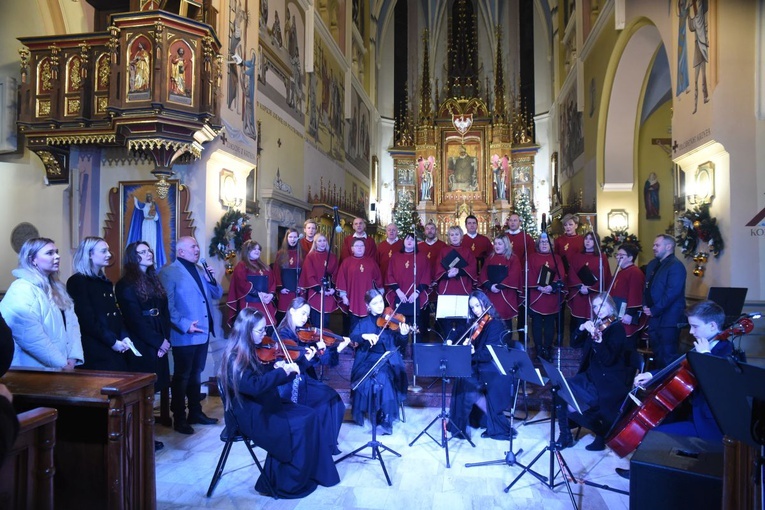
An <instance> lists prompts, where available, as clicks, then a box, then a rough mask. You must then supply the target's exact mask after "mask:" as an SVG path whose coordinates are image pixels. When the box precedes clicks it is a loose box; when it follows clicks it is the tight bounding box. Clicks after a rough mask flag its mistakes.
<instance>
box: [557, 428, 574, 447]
mask: <svg viewBox="0 0 765 510" xmlns="http://www.w3.org/2000/svg"><path fill="white" fill-rule="evenodd" d="M574 444H575V441H574V436H573V435H572V434H571V432H569V433H568V434H560V435H559V436H558V440H557V441H555V446H556V447H557V448H558V449H559V450H563V449H564V448H570V447H572V446H574Z"/></svg>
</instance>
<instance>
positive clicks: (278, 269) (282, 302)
mask: <svg viewBox="0 0 765 510" xmlns="http://www.w3.org/2000/svg"><path fill="white" fill-rule="evenodd" d="M299 236H300V234H298V231H297V230H295V229H294V228H288V229H287V232H286V233H285V234H284V239H283V240H282V247H281V249H280V250H279V251H278V252H276V259H275V260H274V280H276V296H277V303H276V322H279V321H281V320H282V318H283V317H284V314H285V313H286V312H287V310H288V309H289V307H290V303H292V300H293V299H295V298H296V297H297V295H298V280H299V278H300V269H301V268H302V266H303V259H304V258H305V253H303V250H302V248H301V247H300V244H299V243H298V239H299Z"/></svg>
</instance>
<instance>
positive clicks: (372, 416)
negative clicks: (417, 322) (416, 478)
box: [335, 351, 401, 485]
mask: <svg viewBox="0 0 765 510" xmlns="http://www.w3.org/2000/svg"><path fill="white" fill-rule="evenodd" d="M390 355H391V351H385V352H384V353H383V355H382V356H380V359H378V360H377V361H376V362H375V364H374V365H372V368H370V369H369V371H368V372H367V373H366V374H364V377H362V378H361V379H359V381H358V382H357V383H356V384H354V385H353V386H352V387H351V390H352V391H356V389H357V388H358V387H359V386H361V384H362V383H363V382H364V381H366V380H367V379H369V378H372V402H374V411H373V412H371V413H369V421H370V422H371V423H372V440H371V441H368V442H367V443H366V444H365V445H362V446H360V447H358V448H356V449H355V450H353V451H352V452H351V453H349V454H348V455H344V456H342V457H340V458H339V459H337V460H336V461H335V464H337V463H338V462H341V461H343V460H345V459H347V458H348V457H352V456H354V455H358V453H359V452H360V451H361V450H363V449H365V448H371V449H372V456H371V457H366V456H364V455H358V456H359V457H364V458H365V459H372V460H374V459H378V460H379V461H380V466H381V467H382V470H383V474H384V475H385V479H386V480H387V481H388V485H393V484H392V483H391V481H390V476H389V475H388V470H387V469H385V462H383V459H382V455H380V448H382V449H383V450H387V451H389V452H391V453H392V454H393V455H395V456H397V457H401V454H400V453H398V452H396V451H394V450H392V449H390V448H388V447H387V446H385V445H384V444H382V442H381V441H378V440H377V411H378V410H379V409H380V405H381V404H380V390H381V386H382V385H381V384H380V383H378V382H377V379H376V377H377V373H378V372H379V371H380V368H382V366H383V365H384V364H385V363H386V362H387V361H388V358H389V357H390Z"/></svg>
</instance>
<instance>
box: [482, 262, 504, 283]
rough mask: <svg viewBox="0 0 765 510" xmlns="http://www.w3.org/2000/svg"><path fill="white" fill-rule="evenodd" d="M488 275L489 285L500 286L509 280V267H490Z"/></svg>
mask: <svg viewBox="0 0 765 510" xmlns="http://www.w3.org/2000/svg"><path fill="white" fill-rule="evenodd" d="M486 275H487V276H488V277H489V283H491V284H492V285H498V284H500V283H502V282H503V281H504V279H505V278H507V266H500V265H496V266H495V265H490V266H488V267H487V271H486Z"/></svg>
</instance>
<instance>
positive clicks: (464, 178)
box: [448, 144, 478, 191]
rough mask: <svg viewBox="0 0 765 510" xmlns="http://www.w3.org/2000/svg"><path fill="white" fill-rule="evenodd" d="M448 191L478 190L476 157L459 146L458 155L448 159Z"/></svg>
mask: <svg viewBox="0 0 765 510" xmlns="http://www.w3.org/2000/svg"><path fill="white" fill-rule="evenodd" d="M448 170H449V182H448V185H449V186H448V189H449V191H475V190H477V189H478V175H477V173H476V157H475V156H471V155H470V154H468V152H467V148H466V147H465V145H464V144H460V148H459V155H458V156H450V157H449V166H448Z"/></svg>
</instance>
